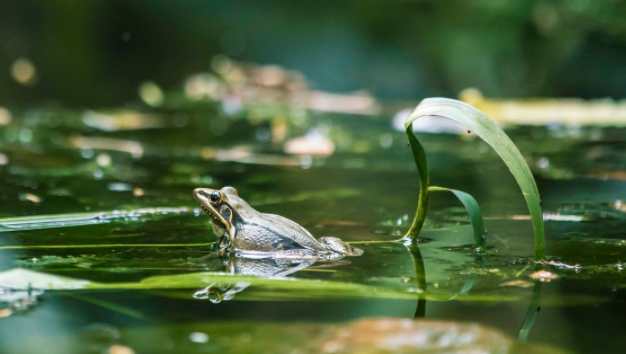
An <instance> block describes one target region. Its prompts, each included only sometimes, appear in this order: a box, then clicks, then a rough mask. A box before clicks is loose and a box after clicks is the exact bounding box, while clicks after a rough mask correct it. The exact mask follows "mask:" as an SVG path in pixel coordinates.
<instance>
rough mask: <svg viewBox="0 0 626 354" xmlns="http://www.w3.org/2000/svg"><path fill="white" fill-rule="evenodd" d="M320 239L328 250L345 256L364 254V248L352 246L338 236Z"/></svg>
mask: <svg viewBox="0 0 626 354" xmlns="http://www.w3.org/2000/svg"><path fill="white" fill-rule="evenodd" d="M319 241H320V243H321V244H322V245H323V246H324V247H326V248H327V249H328V250H330V251H333V252H337V253H339V254H342V255H344V256H360V255H362V254H363V250H362V249H360V248H356V247H352V246H350V245H349V244H348V243H346V242H344V241H342V240H341V239H339V238H337V237H320V239H319Z"/></svg>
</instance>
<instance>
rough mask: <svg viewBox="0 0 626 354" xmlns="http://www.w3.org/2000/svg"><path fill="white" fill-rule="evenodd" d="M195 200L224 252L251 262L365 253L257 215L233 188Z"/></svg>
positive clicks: (200, 193) (204, 192) (202, 191)
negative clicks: (272, 257)
mask: <svg viewBox="0 0 626 354" xmlns="http://www.w3.org/2000/svg"><path fill="white" fill-rule="evenodd" d="M194 197H195V198H196V200H197V201H198V202H199V203H200V206H201V207H202V209H203V210H204V211H205V212H207V214H209V215H210V216H211V218H212V219H213V224H212V226H213V231H214V232H215V234H216V235H217V236H218V237H220V248H221V249H224V250H228V251H235V252H238V253H239V254H242V255H244V256H248V257H252V258H263V257H270V256H281V257H286V258H306V257H313V258H337V257H340V256H360V255H361V254H362V253H363V251H362V250H360V249H357V248H353V247H352V246H350V245H348V244H347V243H345V242H343V241H341V240H340V239H338V238H335V237H323V238H321V239H320V240H319V241H318V240H317V239H315V237H313V236H312V235H311V234H310V233H309V232H308V231H307V230H306V229H305V228H303V227H302V226H300V225H298V224H297V223H295V222H294V221H291V220H289V219H287V218H284V217H282V216H279V215H273V214H264V213H260V212H258V211H256V210H255V209H253V208H252V207H251V206H250V205H249V204H248V203H246V201H245V200H243V199H242V198H240V197H239V195H238V193H237V190H236V189H235V188H232V187H224V188H222V189H221V190H214V189H209V188H197V189H195V190H194Z"/></svg>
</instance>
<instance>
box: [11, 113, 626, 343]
mask: <svg viewBox="0 0 626 354" xmlns="http://www.w3.org/2000/svg"><path fill="white" fill-rule="evenodd" d="M253 113H255V112H247V113H246V114H243V113H242V114H236V115H228V114H226V113H225V112H224V110H222V108H221V107H220V106H217V105H211V104H196V105H188V106H187V105H181V106H178V107H171V108H167V109H165V108H163V109H154V110H150V111H146V110H137V109H135V108H133V107H131V108H130V110H129V111H126V112H119V111H118V112H83V111H66V110H63V109H59V108H52V109H32V110H28V111H24V112H16V113H15V114H14V115H13V119H12V121H11V122H5V123H7V124H6V125H3V126H0V134H1V135H0V136H1V138H0V199H1V200H2V203H0V217H1V220H0V285H2V287H1V288H0V352H1V353H35V352H47V353H51V352H52V353H74V352H76V353H83V352H89V353H103V352H108V353H117V354H120V353H132V352H135V353H159V352H176V353H210V352H230V351H233V352H251V353H252V352H288V351H291V352H298V351H297V350H295V349H293V348H300V349H301V351H300V352H316V350H314V349H311V348H313V347H311V345H312V344H311V342H310V341H311V340H312V339H311V338H313V337H315V336H314V333H317V332H316V331H320V328H331V329H332V328H334V327H332V326H342V325H345V324H346V323H350V321H353V320H359V319H366V318H371V317H389V318H403V319H413V318H417V319H420V320H421V319H425V320H428V321H430V320H447V321H452V322H449V323H456V322H461V323H466V322H474V323H479V324H482V325H485V326H487V327H490V328H493V329H496V330H498V331H499V332H501V333H502V334H503V335H504V336H506V337H508V338H517V337H518V336H520V338H521V339H524V338H525V339H526V340H527V341H528V342H529V343H530V345H537V344H538V343H543V344H546V345H548V346H549V347H550V348H552V349H546V350H547V352H560V351H558V349H555V348H560V349H562V350H566V351H569V352H572V353H608V352H617V351H618V350H619V349H618V348H623V347H624V345H625V344H626V337H624V335H623V333H624V330H625V329H626V316H624V311H625V308H626V307H625V302H624V301H625V299H626V296H625V295H626V292H625V289H624V280H625V279H626V276H625V271H624V270H623V267H624V266H626V264H624V263H623V262H624V260H625V259H626V237H625V236H624V232H623V230H624V227H625V226H626V213H625V211H626V206H623V205H622V201H623V200H626V181H625V180H626V177H625V176H626V175H625V174H624V172H622V171H623V169H624V166H625V163H626V158H625V157H624V156H625V155H624V154H623V151H624V148H625V147H626V138H625V137H626V134H624V133H625V131H624V130H623V129H616V128H582V129H571V128H567V127H559V126H550V127H536V128H535V127H533V128H529V127H518V128H510V129H508V130H507V133H509V134H510V136H511V138H512V139H513V141H514V142H515V143H516V144H517V145H518V147H519V149H520V150H521V151H522V153H523V154H524V156H525V157H526V158H527V161H528V162H529V165H530V166H531V168H532V169H533V172H534V173H535V176H536V178H537V182H538V185H539V189H540V193H541V196H542V200H543V203H544V212H545V215H546V220H547V221H546V231H547V254H548V256H549V257H548V259H547V260H546V261H545V262H542V263H537V262H534V260H533V258H532V255H533V254H534V243H533V242H534V241H533V240H534V239H533V233H532V227H531V224H530V221H529V217H528V212H527V210H526V208H525V204H524V200H523V198H522V195H521V193H520V191H519V188H518V187H517V185H516V184H515V181H514V179H513V177H512V176H511V175H510V173H509V172H508V170H507V169H506V167H505V165H504V163H502V162H501V161H500V160H499V159H498V157H497V156H496V154H495V153H493V151H491V150H490V149H489V148H488V146H487V145H486V144H484V143H482V142H481V141H480V139H476V138H474V137H472V136H471V135H466V134H464V135H462V136H457V135H445V134H432V135H420V139H421V140H422V142H423V144H424V146H425V148H426V151H427V153H428V158H429V163H430V169H431V181H432V184H434V185H439V186H445V187H451V188H457V189H461V190H463V191H466V192H468V193H471V194H472V195H473V196H474V197H475V198H476V199H477V200H478V202H479V203H480V205H481V208H482V211H483V214H484V215H485V217H486V227H487V229H488V234H487V244H488V249H487V250H486V251H485V252H484V253H483V254H477V253H476V252H475V250H474V249H473V247H472V242H473V241H472V240H473V237H472V229H471V226H470V225H469V219H468V218H467V216H466V215H465V214H464V211H463V209H462V208H461V207H460V205H459V204H458V201H455V200H454V198H453V197H452V196H448V195H445V194H434V195H432V196H431V203H430V208H429V213H428V218H427V223H426V226H425V229H424V230H423V232H422V233H421V235H420V237H421V239H420V242H419V243H418V244H417V245H413V246H407V245H403V244H402V243H398V242H392V241H393V240H395V239H397V238H399V237H400V236H402V235H403V234H404V232H406V230H407V228H408V226H409V224H410V221H411V218H412V215H413V213H414V211H415V207H416V203H417V192H418V177H417V173H416V171H415V167H414V165H413V161H412V157H411V151H410V149H409V148H408V147H407V144H406V143H407V139H406V136H405V135H404V133H403V132H399V131H397V130H395V129H394V128H393V126H392V124H391V120H390V119H389V117H378V116H357V115H347V114H335V115H332V114H322V113H315V112H313V113H311V112H305V113H304V114H303V113H302V112H289V111H286V112H278V113H277V112H273V111H271V112H265V113H264V114H253ZM256 113H258V112H256ZM266 116H272V117H279V118H275V119H272V120H270V119H265V118H264V117H266ZM281 116H282V117H289V118H288V119H287V118H280V117H281ZM303 136H308V140H307V139H306V138H305V139H301V140H300V141H295V142H293V141H292V144H295V146H296V147H299V148H300V149H301V150H303V151H294V150H293V149H292V150H290V151H291V152H292V153H287V152H285V150H284V147H285V141H289V139H292V138H295V137H303ZM320 136H326V137H328V138H327V139H328V140H325V138H320ZM331 142H332V144H329V143H331ZM311 143H313V146H316V147H318V148H319V146H320V145H322V146H327V149H326V151H321V152H320V151H317V152H315V151H309V150H310V149H312V147H311ZM298 144H299V145H298ZM292 146H294V145H292ZM307 152H309V153H313V155H311V154H307ZM315 153H317V154H318V155H315ZM321 155H323V156H321ZM226 185H230V186H234V187H236V188H237V189H238V191H239V195H240V196H241V197H242V198H244V199H245V200H247V201H248V202H249V203H250V204H251V205H252V206H253V207H254V208H256V209H258V210H259V211H262V212H266V213H273V214H279V215H283V216H285V217H288V218H290V219H292V220H295V221H297V222H298V223H300V224H301V225H303V226H304V227H305V228H307V229H308V230H310V231H311V232H312V233H313V234H314V235H315V236H316V237H320V236H331V235H332V236H337V237H340V238H342V239H344V240H347V241H354V242H359V243H360V244H359V246H358V247H360V248H362V249H364V251H365V253H364V255H363V256H361V257H349V258H344V259H342V260H338V261H327V262H275V261H274V262H273V261H245V260H241V259H234V258H232V259H223V258H221V257H218V256H216V255H215V253H214V252H213V250H214V248H215V246H214V242H215V241H216V239H215V236H214V234H213V231H212V230H211V227H210V218H209V217H208V216H207V215H205V214H204V213H203V212H202V211H201V210H199V208H198V207H197V205H196V202H195V200H194V199H193V196H192V190H193V189H194V188H196V187H211V188H221V187H223V186H226ZM34 215H37V217H36V218H35V217H32V216H34ZM367 241H390V242H376V243H367ZM251 262H261V263H262V264H260V265H259V264H251ZM259 269H262V271H259ZM290 279H291V280H290ZM294 279H297V280H294ZM353 323H354V322H353ZM356 323H361V322H356ZM417 323H420V322H417ZM355 328H357V329H356V330H357V331H358V328H359V327H355ZM520 331H521V334H520ZM309 334H310V335H309ZM289 343H291V344H289ZM280 345H293V347H289V348H291V349H289V350H287V349H285V348H283V347H280ZM281 348H282V349H281ZM306 348H309V349H306ZM520 348H522V349H519V350H520V351H519V352H525V351H524V349H523V347H520ZM331 349H333V348H330V349H329V348H325V349H324V350H320V352H322V351H326V352H333V350H331ZM307 350H308V351H307ZM380 352H385V351H380ZM390 352H393V351H390ZM433 352H434V351H433ZM528 352H537V351H533V350H529V351H528Z"/></svg>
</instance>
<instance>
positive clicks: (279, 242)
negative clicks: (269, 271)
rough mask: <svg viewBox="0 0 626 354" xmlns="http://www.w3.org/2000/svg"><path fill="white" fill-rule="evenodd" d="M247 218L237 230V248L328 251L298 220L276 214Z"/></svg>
mask: <svg viewBox="0 0 626 354" xmlns="http://www.w3.org/2000/svg"><path fill="white" fill-rule="evenodd" d="M260 216H261V218H259V219H256V218H251V219H250V220H247V221H246V222H245V223H244V224H243V225H241V227H240V228H239V229H238V230H237V235H236V236H235V245H234V246H235V248H238V249H242V250H259V251H279V250H290V249H302V248H307V249H310V250H316V251H326V250H327V248H325V247H324V246H323V245H322V244H321V243H319V242H318V241H317V240H316V239H315V238H314V237H313V236H312V235H311V234H310V233H309V232H308V231H307V230H306V229H305V228H303V227H302V226H300V225H298V224H297V223H296V222H294V221H292V220H289V219H287V218H284V217H282V216H280V215H274V214H260Z"/></svg>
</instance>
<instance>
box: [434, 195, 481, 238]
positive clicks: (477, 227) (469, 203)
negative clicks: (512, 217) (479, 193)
mask: <svg viewBox="0 0 626 354" xmlns="http://www.w3.org/2000/svg"><path fill="white" fill-rule="evenodd" d="M428 191H429V192H450V193H452V194H454V195H455V196H456V197H457V198H459V200H460V201H461V203H462V204H463V206H464V207H465V210H467V213H468V214H469V216H470V222H471V223H472V228H473V229H474V240H475V241H476V247H478V249H482V248H483V247H484V246H485V223H484V221H483V214H482V213H481V212H480V206H478V202H477V201H476V199H474V197H472V196H471V195H469V194H467V193H465V192H461V191H460V190H456V189H450V188H443V187H434V186H433V187H429V188H428Z"/></svg>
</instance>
